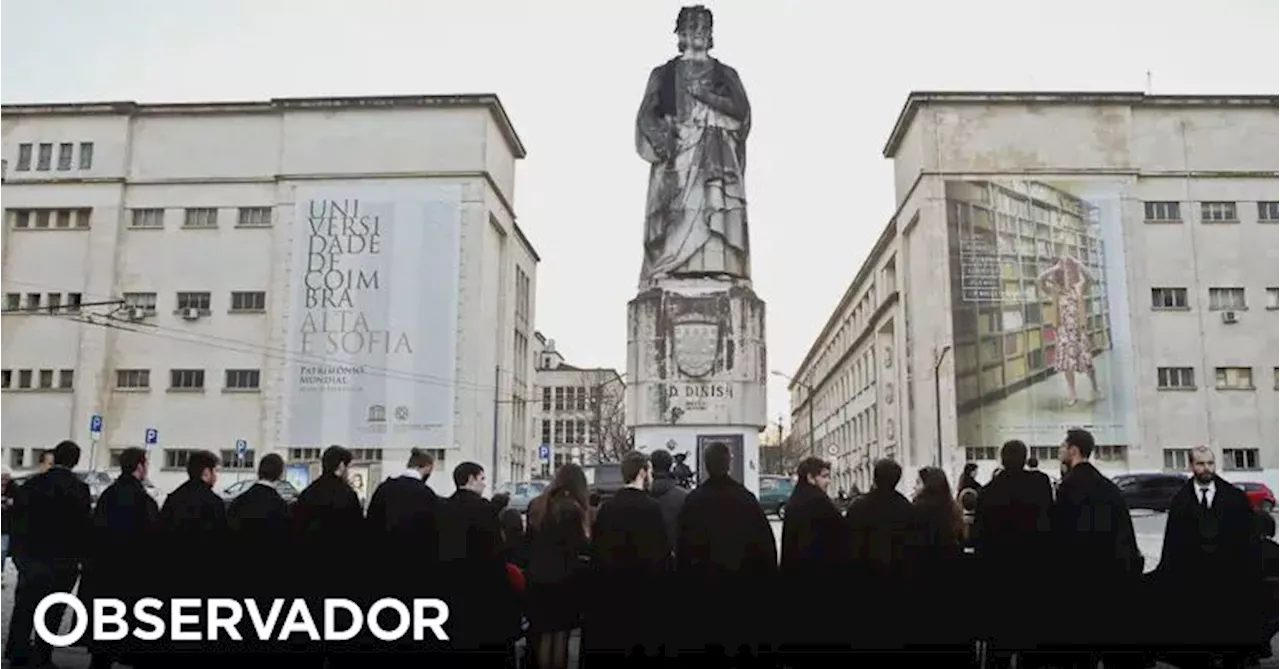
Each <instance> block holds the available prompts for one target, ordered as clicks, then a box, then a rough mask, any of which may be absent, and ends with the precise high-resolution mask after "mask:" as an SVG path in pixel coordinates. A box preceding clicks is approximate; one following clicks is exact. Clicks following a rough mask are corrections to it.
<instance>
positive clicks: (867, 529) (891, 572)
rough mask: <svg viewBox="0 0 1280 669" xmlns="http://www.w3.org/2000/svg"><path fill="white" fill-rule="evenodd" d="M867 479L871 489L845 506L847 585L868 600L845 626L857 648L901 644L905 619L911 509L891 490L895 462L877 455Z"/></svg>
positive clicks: (898, 477)
mask: <svg viewBox="0 0 1280 669" xmlns="http://www.w3.org/2000/svg"><path fill="white" fill-rule="evenodd" d="M871 481H872V485H871V490H870V491H868V492H867V494H865V495H863V496H862V497H859V498H858V499H857V500H856V501H854V502H853V503H852V504H850V505H849V510H848V511H846V512H845V525H846V526H847V527H848V528H849V541H850V564H849V576H848V581H847V583H848V586H847V587H848V589H849V590H848V591H849V592H851V593H856V594H857V595H858V597H859V598H860V600H861V601H865V602H868V603H869V604H868V606H867V609H866V611H865V615H864V616H863V617H862V618H861V619H859V620H858V622H857V624H856V625H852V626H851V628H850V629H849V630H848V631H849V641H850V643H851V644H852V645H853V646H854V647H855V648H858V649H864V650H889V651H893V650H901V649H902V648H903V647H904V646H905V643H906V638H907V635H906V633H905V629H906V627H907V625H909V621H908V619H907V617H906V616H905V614H904V606H903V601H904V600H905V599H908V598H909V595H910V593H909V586H910V580H909V576H910V573H911V565H910V564H909V560H910V558H911V546H912V543H913V542H914V539H915V531H916V523H917V521H916V511H915V509H914V508H912V506H911V502H909V501H907V498H906V497H904V496H903V495H902V493H900V492H898V491H897V486H898V483H899V482H901V481H902V466H901V465H899V464H898V463H896V462H894V461H893V460H889V459H881V460H877V461H876V462H875V464H874V465H872V469H871Z"/></svg>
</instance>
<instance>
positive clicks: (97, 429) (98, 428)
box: [89, 413, 102, 437]
mask: <svg viewBox="0 0 1280 669" xmlns="http://www.w3.org/2000/svg"><path fill="white" fill-rule="evenodd" d="M89 434H91V435H93V436H94V437H98V436H100V435H101V434H102V416H99V415H98V414H96V413H95V414H93V417H91V418H90V419H89Z"/></svg>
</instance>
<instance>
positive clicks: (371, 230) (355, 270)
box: [283, 183, 462, 448]
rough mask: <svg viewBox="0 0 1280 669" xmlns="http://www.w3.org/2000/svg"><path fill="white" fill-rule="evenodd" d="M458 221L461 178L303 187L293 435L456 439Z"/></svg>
mask: <svg viewBox="0 0 1280 669" xmlns="http://www.w3.org/2000/svg"><path fill="white" fill-rule="evenodd" d="M461 222H462V221H461V192H460V190H459V188H458V187H457V186H451V185H433V184H415V185H368V184H351V183H347V184H333V183H330V184H325V185H316V186H300V187H298V188H297V190H296V193H295V198H294V222H293V245H292V254H291V257H290V264H289V285H290V293H291V295H290V301H289V312H288V315H287V318H286V323H287V325H286V327H287V332H286V339H285V340H286V342H287V344H286V345H287V347H288V360H287V361H286V362H285V364H284V369H285V380H284V392H283V395H284V403H283V404H284V408H285V412H286V416H287V419H286V420H287V430H286V432H285V434H284V435H283V438H284V439H285V441H286V442H287V443H289V444H290V445H293V446H319V447H324V446H327V445H329V444H341V445H343V446H347V447H352V448H362V447H363V448H381V447H386V448H395V447H409V446H423V447H444V446H447V445H448V444H451V443H452V441H453V439H452V425H453V406H454V391H455V385H454V378H455V374H456V372H455V370H456V366H457V332H458V296H459V276H458V273H459V263H460V254H461V241H460V240H461V230H460V228H461Z"/></svg>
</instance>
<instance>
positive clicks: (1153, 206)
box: [1142, 202, 1182, 223]
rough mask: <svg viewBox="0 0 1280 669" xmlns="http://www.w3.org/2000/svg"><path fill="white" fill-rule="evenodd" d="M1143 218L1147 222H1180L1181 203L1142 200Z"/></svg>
mask: <svg viewBox="0 0 1280 669" xmlns="http://www.w3.org/2000/svg"><path fill="white" fill-rule="evenodd" d="M1142 209H1143V218H1145V219H1146V222H1148V223H1181V222H1182V203H1180V202H1143V203H1142Z"/></svg>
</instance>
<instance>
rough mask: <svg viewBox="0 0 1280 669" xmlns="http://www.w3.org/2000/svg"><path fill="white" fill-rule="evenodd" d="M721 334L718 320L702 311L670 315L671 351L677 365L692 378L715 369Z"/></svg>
mask: <svg viewBox="0 0 1280 669" xmlns="http://www.w3.org/2000/svg"><path fill="white" fill-rule="evenodd" d="M721 334H722V333H721V326H720V322H719V321H718V320H716V319H713V318H710V317H707V316H704V315H701V314H683V315H681V316H678V317H676V318H675V319H673V320H672V324H671V353H672V359H673V360H674V362H675V365H676V369H678V370H679V371H680V373H681V374H683V375H684V376H686V377H689V378H694V379H699V378H702V377H704V376H707V375H708V374H711V373H712V372H714V371H716V367H717V363H718V362H719V360H720V338H721Z"/></svg>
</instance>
